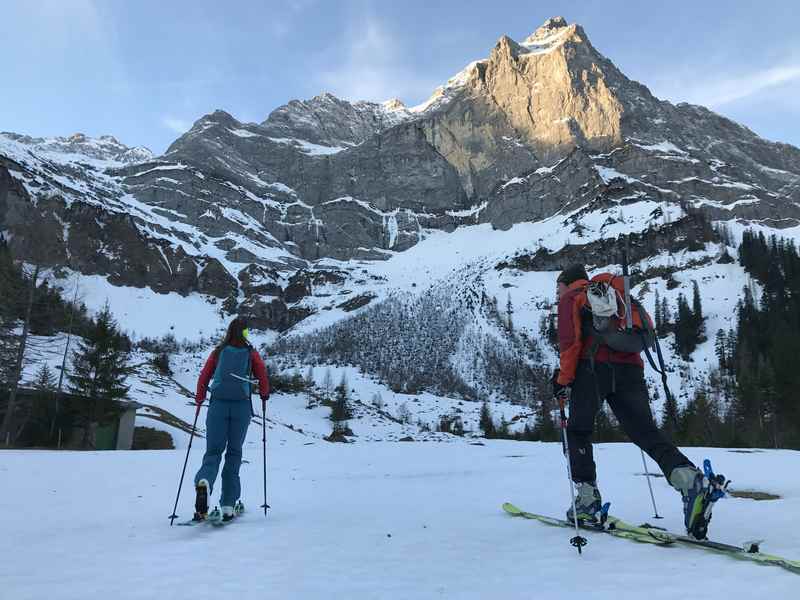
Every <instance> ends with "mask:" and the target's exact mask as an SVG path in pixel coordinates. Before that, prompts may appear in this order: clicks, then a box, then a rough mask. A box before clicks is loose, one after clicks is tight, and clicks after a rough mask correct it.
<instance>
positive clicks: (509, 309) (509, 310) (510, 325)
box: [506, 292, 514, 331]
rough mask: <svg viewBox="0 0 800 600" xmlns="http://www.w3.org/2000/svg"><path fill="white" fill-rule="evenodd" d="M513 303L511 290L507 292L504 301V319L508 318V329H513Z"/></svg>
mask: <svg viewBox="0 0 800 600" xmlns="http://www.w3.org/2000/svg"><path fill="white" fill-rule="evenodd" d="M513 315H514V305H513V304H512V303H511V292H509V293H508V300H507V301H506V319H507V320H508V330H509V331H514V318H513Z"/></svg>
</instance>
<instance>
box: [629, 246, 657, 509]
mask: <svg viewBox="0 0 800 600" xmlns="http://www.w3.org/2000/svg"><path fill="white" fill-rule="evenodd" d="M622 281H623V285H624V287H625V298H624V300H625V329H627V330H628V331H630V330H631V329H633V314H632V313H631V277H630V273H629V271H628V238H625V249H624V250H623V251H622ZM639 452H640V453H641V455H642V464H643V465H644V473H645V477H646V478H647V487H648V489H649V490H650V500H652V502H653V513H654V515H653V516H654V518H656V519H660V518H662V517H660V516H658V507H657V506H656V496H655V494H654V493H653V483H652V482H651V481H650V471H649V470H648V468H647V459H645V457H644V450H642V449H641V448H639Z"/></svg>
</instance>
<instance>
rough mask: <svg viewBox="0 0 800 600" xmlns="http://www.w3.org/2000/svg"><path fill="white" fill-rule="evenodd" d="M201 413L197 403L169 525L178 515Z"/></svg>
mask: <svg viewBox="0 0 800 600" xmlns="http://www.w3.org/2000/svg"><path fill="white" fill-rule="evenodd" d="M199 415H200V405H199V404H198V405H197V410H196V411H195V412H194V423H192V434H191V435H190V436H189V447H188V448H186V459H185V460H184V461H183V470H182V471H181V480H180V483H178V493H177V494H176V495H175V506H174V507H173V508H172V514H171V515H170V516H169V525H170V527H172V525H173V522H174V521H175V519H176V518H177V517H178V515H177V514H176V511H177V510H178V499H179V498H180V497H181V488H182V487H183V476H184V475H186V465H187V464H189V451H190V450H191V449H192V440H194V432H195V429H196V428H197V417H198V416H199Z"/></svg>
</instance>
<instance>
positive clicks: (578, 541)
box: [556, 398, 589, 554]
mask: <svg viewBox="0 0 800 600" xmlns="http://www.w3.org/2000/svg"><path fill="white" fill-rule="evenodd" d="M556 400H558V408H559V411H560V412H561V445H562V448H563V449H564V456H565V457H566V459H567V478H568V479H569V493H570V496H571V497H572V518H573V521H574V522H575V537H573V538H572V539H571V540H570V541H569V543H570V544H572V545H573V546H575V547H576V548H577V549H578V554H581V548H583V547H584V546H585V545H586V544H588V543H589V541H588V540H587V539H586V538H585V537H583V536H581V534H580V529H579V528H578V510H577V509H576V507H575V486H574V485H573V482H572V464H571V463H570V459H569V441H567V414H566V412H564V405H565V404H566V398H556Z"/></svg>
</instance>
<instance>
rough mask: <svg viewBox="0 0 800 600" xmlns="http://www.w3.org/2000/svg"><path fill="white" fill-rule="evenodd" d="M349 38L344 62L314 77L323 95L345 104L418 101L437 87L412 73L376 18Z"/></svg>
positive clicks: (372, 18) (390, 37)
mask: <svg viewBox="0 0 800 600" xmlns="http://www.w3.org/2000/svg"><path fill="white" fill-rule="evenodd" d="M348 38H349V39H350V41H349V44H348V46H347V50H346V53H345V54H346V55H345V57H344V60H342V61H341V63H339V64H336V65H334V66H332V65H330V63H328V65H323V66H322V68H321V69H320V71H319V74H318V75H317V78H316V79H317V81H318V83H319V84H320V85H321V86H323V87H324V88H325V89H326V91H330V92H332V93H334V94H335V95H337V96H340V97H342V98H347V99H348V100H373V101H381V100H388V99H390V98H401V99H406V100H408V99H413V100H417V99H420V98H424V97H426V96H427V95H428V94H430V93H431V92H432V91H433V89H434V88H435V87H436V85H437V84H436V83H435V82H433V81H431V80H429V79H427V78H425V77H420V76H419V75H418V74H417V73H416V72H415V71H414V69H413V67H412V65H411V64H409V63H408V61H407V56H405V55H404V52H403V49H402V47H401V45H400V43H399V42H398V40H397V39H395V38H394V37H393V36H392V34H391V33H390V32H389V31H388V30H387V29H386V27H384V26H383V24H382V23H381V22H380V21H379V20H378V19H376V18H375V17H365V18H364V19H363V20H362V21H361V22H360V24H359V26H358V27H357V28H354V29H353V30H352V31H350V32H349V33H348ZM330 58H332V57H329V59H330ZM326 66H327V68H326Z"/></svg>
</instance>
